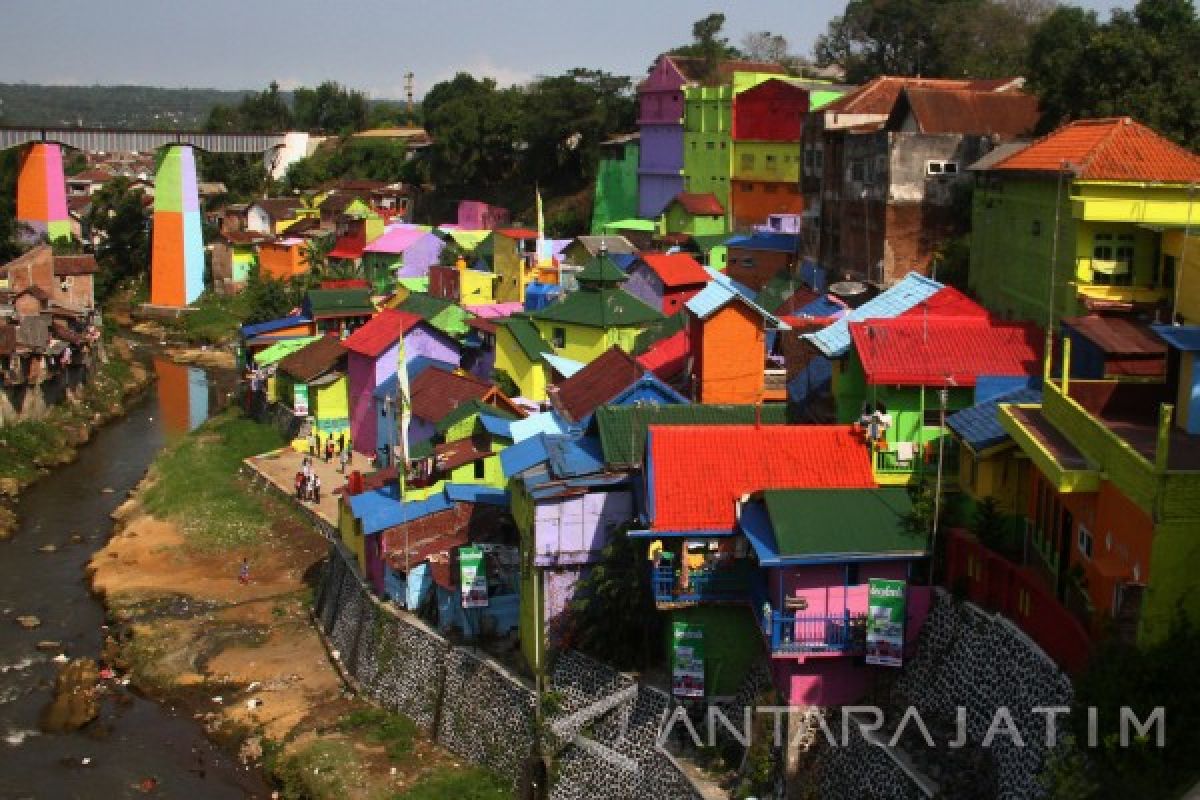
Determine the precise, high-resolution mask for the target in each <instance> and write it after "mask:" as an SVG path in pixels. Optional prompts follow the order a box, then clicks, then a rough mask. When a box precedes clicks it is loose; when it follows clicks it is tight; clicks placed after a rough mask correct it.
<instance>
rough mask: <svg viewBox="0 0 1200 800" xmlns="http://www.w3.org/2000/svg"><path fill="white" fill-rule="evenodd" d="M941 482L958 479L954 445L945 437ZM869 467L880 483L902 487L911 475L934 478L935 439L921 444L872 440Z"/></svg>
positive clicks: (935, 468) (948, 483)
mask: <svg viewBox="0 0 1200 800" xmlns="http://www.w3.org/2000/svg"><path fill="white" fill-rule="evenodd" d="M942 459H943V461H944V464H943V466H942V485H943V486H949V485H955V484H957V482H958V448H957V446H956V445H955V443H954V441H953V440H952V439H949V438H948V439H947V440H946V447H945V451H944V452H943V454H942ZM871 466H872V467H873V469H874V471H875V480H876V482H878V483H879V485H880V486H906V485H908V484H909V483H911V482H912V479H913V476H924V477H925V478H927V479H929V480H934V479H936V478H937V471H938V446H937V442H936V441H930V442H926V443H925V445H924V447H922V446H921V445H918V444H916V443H914V442H886V443H885V442H874V443H872V444H871Z"/></svg>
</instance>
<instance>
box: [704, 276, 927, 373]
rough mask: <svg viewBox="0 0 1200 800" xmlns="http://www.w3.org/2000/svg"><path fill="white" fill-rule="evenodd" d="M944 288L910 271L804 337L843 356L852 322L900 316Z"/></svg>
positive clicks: (830, 354)
mask: <svg viewBox="0 0 1200 800" xmlns="http://www.w3.org/2000/svg"><path fill="white" fill-rule="evenodd" d="M941 289H942V284H940V283H938V282H937V281H935V280H933V279H932V278H926V277H925V276H924V275H919V274H917V273H915V272H910V273H908V274H907V275H905V276H904V279H903V280H901V281H900V282H899V283H897V284H896V285H895V286H892V287H891V288H890V289H887V290H886V291H884V292H881V293H880V294H879V295H877V296H876V297H873V298H871V299H870V300H868V301H867V302H866V303H863V304H862V305H861V306H859V307H858V308H855V309H852V310H851V311H850V312H849V313H848V314H846V316H844V317H842V318H841V319H839V320H838V321H837V322H835V323H833V324H832V325H830V326H828V327H826V328H824V329H823V330H819V331H817V332H816V333H806V334H804V338H805V339H807V340H808V341H809V342H811V343H812V344H813V346H814V347H816V348H817V349H818V350H820V351H821V352H822V353H824V354H825V356H827V357H828V358H841V357H842V356H844V355H846V353H847V352H849V350H850V343H851V340H850V323H851V322H858V321H861V320H864V319H890V318H892V317H898V316H900V315H901V314H903V313H904V312H905V311H908V310H909V309H910V308H912V307H913V306H915V305H916V304H917V303H919V302H921V301H922V300H926V299H928V298H930V297H932V296H933V295H934V294H936V293H937V292H938V291H940V290H941ZM693 299H694V298H693Z"/></svg>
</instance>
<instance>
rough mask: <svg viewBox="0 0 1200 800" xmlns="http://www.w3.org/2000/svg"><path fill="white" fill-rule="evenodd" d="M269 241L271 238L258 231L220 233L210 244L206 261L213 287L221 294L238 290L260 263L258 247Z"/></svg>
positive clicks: (243, 285)
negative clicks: (209, 252)
mask: <svg viewBox="0 0 1200 800" xmlns="http://www.w3.org/2000/svg"><path fill="white" fill-rule="evenodd" d="M269 241H270V237H268V236H266V235H264V234H261V233H252V232H245V231H239V232H236V233H224V234H221V235H220V236H219V237H218V239H217V240H216V241H215V242H213V244H212V250H211V260H210V262H209V265H210V268H211V274H212V284H213V288H214V289H215V290H216V291H218V292H221V293H223V294H234V293H236V292H239V291H241V290H242V288H243V287H245V285H246V281H248V280H249V279H250V273H251V272H253V271H254V269H255V268H257V267H258V266H259V260H258V249H259V246H260V245H262V244H263V243H265V242H269Z"/></svg>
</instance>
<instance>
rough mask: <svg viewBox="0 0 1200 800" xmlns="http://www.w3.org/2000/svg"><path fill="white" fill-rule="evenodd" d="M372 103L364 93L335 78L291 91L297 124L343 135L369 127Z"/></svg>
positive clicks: (308, 128)
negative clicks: (368, 120) (342, 83)
mask: <svg viewBox="0 0 1200 800" xmlns="http://www.w3.org/2000/svg"><path fill="white" fill-rule="evenodd" d="M369 105H370V104H369V103H368V101H367V96H366V95H365V94H363V93H362V92H359V91H355V90H353V89H347V88H346V87H345V86H342V85H341V84H340V83H336V82H334V81H325V82H324V83H322V84H321V85H320V86H318V87H317V88H316V89H307V88H301V89H297V90H296V91H294V92H293V93H292V113H293V116H294V118H295V121H296V125H298V126H299V127H301V128H304V129H305V130H309V131H320V132H323V133H340V134H347V133H354V132H355V131H361V130H363V129H364V128H366V127H367V118H368V114H369Z"/></svg>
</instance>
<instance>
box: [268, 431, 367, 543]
mask: <svg viewBox="0 0 1200 800" xmlns="http://www.w3.org/2000/svg"><path fill="white" fill-rule="evenodd" d="M303 459H304V455H303V454H302V453H298V452H296V451H295V450H293V449H292V448H290V447H284V448H281V449H279V450H272V451H271V452H269V453H263V454H262V455H257V456H250V458H247V459H246V461H245V463H246V466H248V467H250V469H252V470H254V471H255V472H257V473H258V474H259V475H261V476H262V477H263V478H265V479H266V480H268V481H270V482H271V483H273V484H275V485H276V486H277V487H279V488H280V489H281V490H282V491H283V492H284V493H286V494H288V495H291V496H293V497H294V496H295V494H296V473H297V472H299V471H300V469H301V464H302V461H303ZM365 466H366V458H364V457H363V456H362V455H356V456H355V457H354V461H353V462H352V463H351V464H350V466H349V467H347V468H346V472H347V474H349V473H350V472H351V471H353V470H354V469H355V468H356V467H357V468H358V469H362V468H363V467H365ZM313 468H314V469H315V470H316V472H317V476H318V477H319V478H320V479H321V502H320V504H316V505H314V504H313V503H305V506H306V507H307V508H308V509H310V510H311V511H313V512H314V513H316V514H317V515H318V516H320V517H321V518H322V519H324V520H325V521H326V522H328V523H329V524H330V525H333V526H334V527H335V528H336V527H337V524H338V498H337V495H335V494H334V493H333V490H334V489H340V488H342V487H343V486H345V484H346V477H347V476H346V475H342V474H341V473H339V472H338V462H337V459H336V458H334V459H333V460H332V461H330V462H329V463H328V464H327V463H325V462H324V461H323V460H321V459H313Z"/></svg>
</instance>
